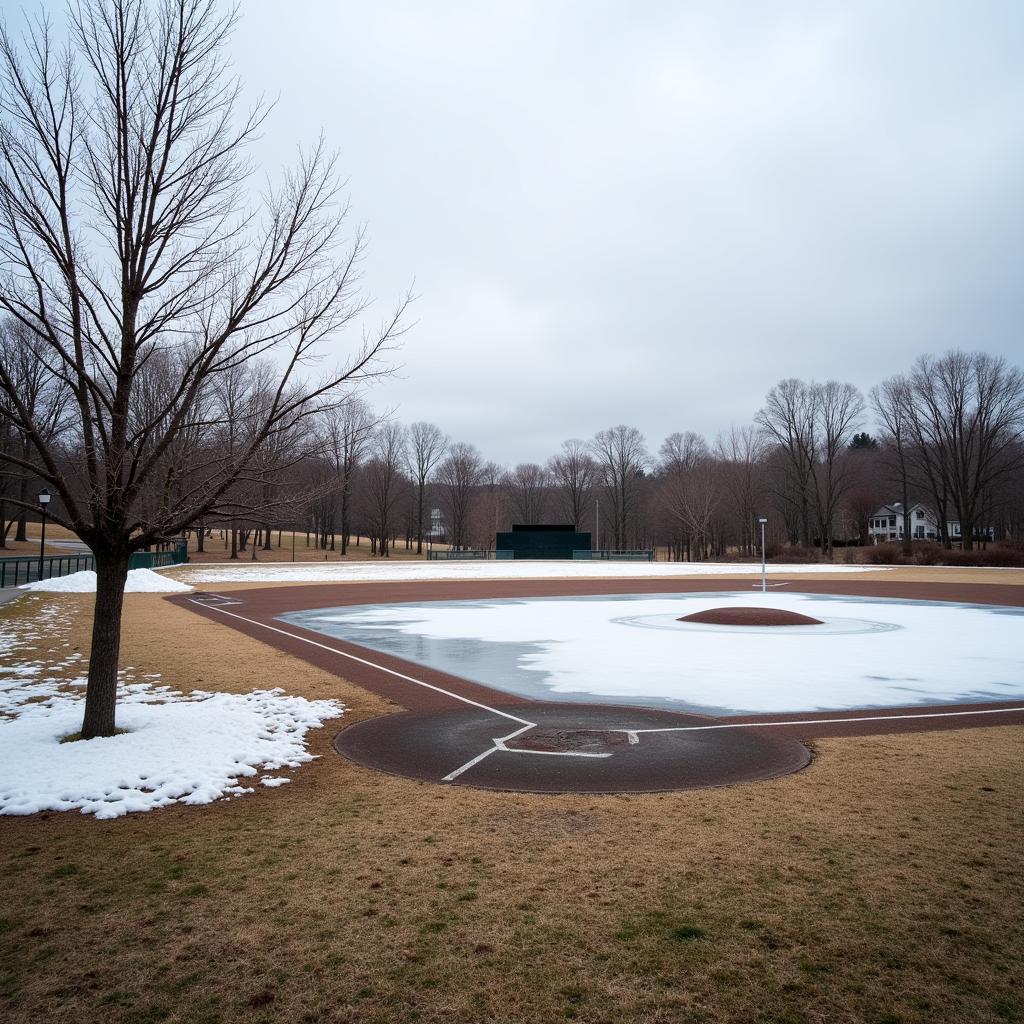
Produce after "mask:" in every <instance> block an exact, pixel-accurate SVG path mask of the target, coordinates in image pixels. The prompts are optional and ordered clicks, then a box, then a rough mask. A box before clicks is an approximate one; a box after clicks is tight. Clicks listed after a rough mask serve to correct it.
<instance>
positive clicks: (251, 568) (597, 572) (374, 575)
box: [181, 560, 891, 583]
mask: <svg viewBox="0 0 1024 1024" xmlns="http://www.w3.org/2000/svg"><path fill="white" fill-rule="evenodd" d="M889 571H891V569H890V567H888V566H866V565H769V566H768V569H767V572H768V575H769V576H785V575H793V574H794V573H809V572H810V573H829V574H833V573H836V574H842V573H851V572H854V573H860V572H889ZM760 572H761V567H760V566H759V565H750V564H749V563H745V564H744V563H733V564H730V563H726V562H600V561H594V562H588V561H582V560H581V561H571V562H570V561H550V562H532V561H528V560H519V561H515V560H512V561H484V560H479V561H465V562H459V561H451V562H447V561H445V562H421V561H399V562H294V563H288V564H284V565H282V564H281V563H276V564H269V565H209V566H203V567H202V568H191V569H187V570H185V571H183V572H182V573H181V578H182V579H184V580H187V581H188V582H189V583H362V582H371V581H374V580H385V581H387V582H394V583H397V582H401V581H405V580H465V579H474V580H477V579H495V580H509V579H511V580H534V579H566V578H568V579H636V578H641V579H646V578H651V579H658V578H661V577H679V576H737V575H750V574H751V573H754V574H758V575H759V574H760Z"/></svg>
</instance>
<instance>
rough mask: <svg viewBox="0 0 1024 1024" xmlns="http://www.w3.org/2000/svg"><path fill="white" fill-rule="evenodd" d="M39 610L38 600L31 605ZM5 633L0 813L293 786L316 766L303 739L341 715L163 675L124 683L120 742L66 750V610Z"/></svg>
mask: <svg viewBox="0 0 1024 1024" xmlns="http://www.w3.org/2000/svg"><path fill="white" fill-rule="evenodd" d="M25 600H26V601H28V602H38V601H42V600H43V599H42V598H40V597H38V596H32V597H28V598H26V599H25ZM29 608H30V609H31V611H32V613H33V614H31V615H28V616H21V617H18V618H14V619H9V620H7V621H5V622H4V623H3V624H2V626H0V661H2V662H3V665H2V667H0V814H32V813H35V812H36V811H46V810H50V811H63V810H72V809H77V810H80V811H81V812H82V813H83V814H94V815H95V816H96V817H97V818H116V817H119V816H121V815H123V814H127V813H128V812H130V811H148V810H152V809H153V808H156V807H164V806H166V805H168V804H173V803H185V804H205V803H210V802H211V801H213V800H216V799H219V798H221V797H227V796H234V795H240V794H243V793H251V792H253V790H254V787H253V786H252V785H245V784H244V783H243V781H242V780H246V781H248V782H250V783H255V782H257V781H258V782H259V783H261V784H262V785H264V786H269V787H275V786H280V785H283V784H284V783H286V782H288V781H289V778H288V776H287V775H283V774H281V769H284V768H297V767H298V766H299V765H301V764H303V763H305V762H307V761H310V760H312V759H313V756H314V755H312V754H310V753H309V752H308V751H307V750H306V745H305V737H306V733H307V732H308V731H309V730H310V729H316V728H319V727H320V726H322V725H323V723H324V722H325V721H327V720H328V719H331V718H337V717H338V716H340V715H341V714H342V713H343V710H344V706H343V705H342V704H341V703H339V702H338V701H333V700H306V699H305V698H303V697H291V696H287V695H285V694H284V693H283V692H282V691H281V690H280V689H271V690H255V691H253V692H252V693H246V694H230V693H209V692H206V691H201V690H194V691H193V692H192V693H189V694H185V693H180V692H178V691H176V690H172V689H171V688H170V687H168V686H163V685H160V684H159V682H158V680H159V679H160V677H159V675H156V674H149V675H145V676H142V677H138V676H137V675H136V674H135V672H134V669H132V668H125V669H122V670H121V671H120V673H119V685H118V713H117V725H118V728H120V729H125V730H127V731H126V732H124V733H121V734H119V735H117V736H111V737H108V738H104V739H94V740H88V741H77V742H72V743H62V742H61V740H62V739H63V738H64V737H66V736H69V735H71V734H73V733H75V732H77V731H78V729H79V728H80V727H81V723H82V710H83V707H84V703H85V702H84V695H85V677H84V676H81V675H75V674H74V673H75V672H77V671H78V670H79V669H80V668H81V667H82V666H81V663H82V661H83V658H82V655H81V654H78V653H74V652H70V653H69V651H70V644H69V642H68V641H62V640H59V639H56V638H58V637H62V636H66V635H67V632H68V630H69V628H70V625H71V621H70V613H69V612H68V611H67V610H65V609H61V608H60V607H59V605H50V606H44V607H41V608H38V609H36V608H31V606H29Z"/></svg>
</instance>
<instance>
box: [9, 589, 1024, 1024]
mask: <svg viewBox="0 0 1024 1024" xmlns="http://www.w3.org/2000/svg"><path fill="white" fill-rule="evenodd" d="M50 601H57V602H60V603H61V606H62V607H68V608H70V609H72V611H73V612H74V615H75V621H74V625H73V626H72V629H71V631H70V636H71V639H72V643H74V644H77V645H78V646H80V647H82V648H83V649H84V646H85V644H86V640H87V630H86V622H85V620H86V618H87V616H86V615H85V613H86V612H87V611H88V610H89V606H90V604H91V599H90V598H88V597H82V596H62V597H49V598H42V597H40V598H36V599H35V600H30V601H28V602H19V603H18V605H15V606H14V607H13V608H9V609H5V610H3V612H0V615H3V616H10V615H25V614H32V613H33V612H34V610H35V609H36V608H40V607H43V606H44V605H45V604H46V603H47V602H50ZM19 605H20V607H19ZM125 634H126V635H125V647H124V659H123V660H124V662H125V664H129V665H134V666H136V668H137V669H138V670H139V671H140V672H142V671H154V672H161V673H162V674H163V677H164V679H163V681H165V682H168V683H171V684H173V685H176V686H179V687H184V688H189V687H191V686H194V685H200V686H203V687H205V688H223V689H246V688H249V687H253V686H269V685H282V686H285V687H286V688H287V689H288V690H289V691H290V692H293V693H299V694H305V695H308V696H311V697H319V696H324V695H327V694H330V695H333V696H338V697H340V698H341V699H343V700H345V701H346V702H348V703H349V704H350V706H351V711H350V713H349V715H348V717H347V720H348V721H354V720H356V719H357V718H359V717H363V716H366V715H370V714H377V713H381V712H384V711H387V710H388V709H389V708H388V706H387V705H386V704H385V703H384V702H382V701H381V700H379V699H378V698H376V697H373V696H371V695H368V694H367V693H365V692H364V691H361V690H359V689H358V688H356V687H354V686H352V685H350V684H348V683H346V682H344V681H342V680H339V679H337V678H336V677H334V676H332V675H330V674H328V673H325V672H323V671H322V670H319V669H315V668H313V667H311V666H309V665H307V664H305V663H304V662H301V661H298V660H295V659H292V658H290V657H288V656H286V655H284V654H282V653H280V652H278V651H276V650H273V649H272V648H269V647H267V646H265V645H262V644H259V643H257V642H255V641H252V640H249V639H247V638H245V637H242V636H241V635H239V634H237V633H236V632H234V631H233V630H230V629H228V628H226V627H224V626H222V625H220V624H218V623H215V622H211V621H208V620H206V619H203V618H200V617H198V616H193V615H192V614H191V613H189V612H187V611H186V610H184V609H179V608H176V607H174V606H171V605H168V604H167V603H166V602H164V601H163V600H162V599H160V598H159V597H154V596H150V595H130V596H129V597H128V598H127V602H126V631H125ZM331 732H332V729H331V723H328V727H327V728H326V729H324V730H321V731H318V732H314V733H313V734H312V738H313V741H312V747H313V749H314V751H315V752H316V753H319V754H322V755H324V756H323V757H322V758H321V759H320V760H317V761H315V762H313V763H312V764H309V765H306V766H305V767H303V768H302V769H300V770H298V771H297V772H296V773H295V774H294V781H293V782H292V784H291V785H288V786H285V787H283V788H281V789H277V790H273V791H263V792H258V793H255V794H253V795H251V796H246V797H243V798H241V799H237V800H232V801H225V802H221V803H217V804H213V805H209V806H206V807H200V808H184V807H182V808H171V809H167V810H163V811H157V812H152V813H150V814H146V815H134V816H129V817H127V818H123V819H120V820H117V821H113V822H97V821H94V820H92V819H89V818H85V817H83V816H80V815H76V814H52V815H41V816H36V817H33V818H29V819H11V818H6V819H0V849H2V851H3V853H2V854H0V864H2V865H3V877H4V894H5V900H4V907H3V909H2V910H0V1016H2V1017H3V1019H4V1020H5V1021H9V1022H11V1024H23V1022H24V1024H27V1022H29V1021H32V1022H36V1021H48V1022H64V1021H67V1022H71V1021H75V1022H81V1021H100V1020H102V1021H104V1022H109V1024H128V1022H134V1024H141V1022H151V1021H161V1020H167V1021H182V1022H190V1024H200V1022H206V1024H213V1022H217V1021H225V1022H227V1021H232V1022H233V1021H254V1022H264V1021H265V1022H270V1021H274V1022H277V1021H281V1022H289V1024H290V1022H321V1021H322V1022H328V1021H335V1022H342V1021H344V1022H360V1024H362V1022H382V1024H383V1022H388V1024H390V1022H396V1021H422V1022H434V1021H437V1022H440V1021H444V1022H446V1024H469V1022H477V1021H506V1022H507V1021H516V1022H526V1021H530V1022H549V1021H553V1020H559V1019H576V1020H581V1021H595V1022H596V1021H608V1022H611V1021H645V1022H652V1024H653V1022H679V1021H704V1022H719V1021H723V1022H724V1021H754V1022H764V1024H767V1022H797V1021H815V1022H826V1021H827V1022H836V1021H845V1022H860V1021H871V1022H876V1024H882V1022H888V1024H895V1022H907V1024H909V1022H926V1021H927V1022H934V1021H950V1022H952V1021H958V1022H959V1021H1005V1020H1014V1019H1020V1018H1021V1017H1022V1016H1024V999H1022V994H1024V993H1022V988H1021V950H1022V948H1024V925H1022V917H1021V907H1022V906H1024V882H1022V876H1021V849H1022V843H1024V822H1022V812H1021V801H1020V792H1021V781H1022V780H1021V774H1022V756H1021V751H1022V741H1024V729H1021V728H1017V727H1013V728H998V729H976V730H965V731H962V732H945V733H933V734H918V735H912V736H889V737H877V738H866V739H835V740H828V741H823V742H820V743H819V745H818V749H817V752H816V753H817V757H816V760H815V762H814V764H813V765H812V766H811V767H810V768H809V769H808V770H807V771H805V772H803V773H800V774H799V775H794V776H790V777H788V778H785V779H780V780H777V781H774V782H769V783H760V784H754V785H746V786H736V787H731V788H727V789H720V790H711V791H704V792H693V793H680V794H664V795H650V796H642V797H629V796H617V797H593V796H529V795H509V794H499V793H489V792H482V791H481V792H478V791H474V790H471V789H463V788H444V787H441V786H435V785H430V784H426V783H418V782H412V781H409V780H404V779H396V778H392V777H389V776H385V775H381V774H378V773H374V772H372V771H369V770H367V769H364V768H361V767H359V766H357V765H354V764H351V763H349V762H347V761H345V760H343V759H341V758H340V757H337V756H336V755H334V754H333V752H332V751H331V749H330V746H329V741H330V735H331Z"/></svg>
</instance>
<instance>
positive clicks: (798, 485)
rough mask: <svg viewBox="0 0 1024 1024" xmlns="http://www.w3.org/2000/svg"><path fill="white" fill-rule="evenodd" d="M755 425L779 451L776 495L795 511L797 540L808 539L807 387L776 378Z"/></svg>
mask: <svg viewBox="0 0 1024 1024" xmlns="http://www.w3.org/2000/svg"><path fill="white" fill-rule="evenodd" d="M757 424H758V426H759V427H760V428H761V430H762V432H763V436H764V439H765V441H766V442H767V443H768V444H771V445H773V446H774V447H775V449H776V450H777V452H778V454H779V456H780V457H779V460H778V465H779V466H780V467H781V469H782V478H781V481H780V483H779V485H778V486H776V488H775V493H776V497H777V498H778V499H779V501H780V502H781V503H782V505H783V506H784V512H785V506H789V507H790V508H792V510H793V512H794V513H795V515H794V519H795V521H796V523H797V524H798V525H797V531H798V539H799V541H800V543H801V544H804V545H809V544H810V541H811V500H812V499H811V483H812V478H813V469H814V466H813V463H814V398H813V395H812V392H811V389H810V388H808V386H807V385H806V384H805V383H804V382H803V381H802V380H796V379H795V378H789V379H787V380H783V381H780V382H779V383H778V384H776V385H775V387H773V388H772V389H771V391H769V392H768V396H767V398H766V399H765V404H764V407H763V408H762V409H761V410H760V412H758V414H757Z"/></svg>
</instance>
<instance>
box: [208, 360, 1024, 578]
mask: <svg viewBox="0 0 1024 1024" xmlns="http://www.w3.org/2000/svg"><path fill="white" fill-rule="evenodd" d="M869 427H870V428H871V429H870V430H868V429H867V428H869ZM304 431H305V444H306V452H305V454H304V455H303V457H302V458H300V459H298V460H294V459H291V458H290V456H291V455H293V454H294V452H293V451H289V449H288V447H287V446H286V447H284V448H283V449H281V451H280V452H279V453H278V457H279V458H280V459H282V460H283V461H281V463H280V464H279V465H278V466H276V467H275V466H273V465H271V464H269V463H268V464H266V465H265V477H264V478H262V479H261V480H260V481H259V483H258V484H256V485H254V484H253V482H252V481H248V482H241V481H240V482H239V483H238V484H236V487H235V492H236V494H235V501H236V504H237V508H238V509H239V510H242V509H254V508H257V507H260V495H261V493H262V494H270V493H273V494H274V495H275V496H277V498H278V502H277V503H276V504H273V503H269V502H268V503H266V504H265V505H263V506H262V518H261V517H260V516H258V515H257V516H255V517H252V516H251V515H247V514H245V513H244V512H241V511H240V512H239V517H238V518H237V519H236V521H234V522H232V523H231V524H230V526H229V532H230V536H231V557H238V551H239V550H243V551H244V550H245V546H246V541H247V539H248V536H249V534H250V532H251V531H252V530H254V529H256V530H259V536H260V537H261V538H262V541H263V544H264V546H267V547H269V546H270V544H271V537H272V533H273V529H274V526H275V524H276V526H277V527H278V528H281V527H282V526H284V527H286V528H288V529H298V530H299V531H300V532H301V531H305V532H306V533H307V536H308V537H309V538H311V542H312V543H313V544H314V545H315V546H316V547H318V548H320V549H322V550H323V551H325V552H327V553H330V552H336V553H337V554H338V555H344V554H346V552H347V550H348V547H349V544H350V543H351V538H352V537H353V536H355V537H357V538H367V539H368V540H369V543H370V548H371V553H372V554H375V555H379V556H381V557H387V556H388V555H389V554H390V553H391V552H392V551H393V550H394V549H395V547H396V545H397V546H399V547H401V548H402V549H403V550H405V551H410V552H415V553H417V554H422V552H423V549H424V544H425V543H430V542H431V541H433V542H437V543H443V544H449V545H451V546H453V547H455V548H478V549H489V548H492V547H493V546H494V542H495V534H496V533H497V532H499V531H502V530H507V529H509V528H510V527H511V525H512V524H524V525H530V524H539V523H550V522H559V523H565V524H571V525H573V526H574V527H576V528H577V529H579V530H584V531H587V532H590V533H591V534H592V540H593V543H594V545H595V547H603V548H610V549H629V548H649V547H657V548H662V549H665V550H666V551H667V553H668V556H669V557H670V558H674V559H679V560H694V561H696V560H702V559H707V558H720V557H725V556H732V555H738V556H748V557H749V556H753V555H754V554H755V553H756V551H757V548H758V545H759V529H758V522H757V520H758V519H759V518H760V517H761V516H765V517H767V519H768V537H769V540H770V542H771V544H772V546H773V547H779V546H781V545H790V546H795V547H799V548H802V549H812V548H816V549H818V550H819V551H820V553H821V554H822V555H825V556H828V555H829V554H830V553H831V551H832V549H833V547H834V546H835V545H837V544H839V545H850V544H864V543H867V542H868V540H869V535H868V521H869V519H870V517H871V516H872V514H873V513H874V512H875V511H876V510H877V509H878V508H879V507H880V506H881V505H883V504H890V503H894V502H901V503H902V505H903V510H904V511H903V514H904V516H905V517H906V522H905V529H904V544H905V545H907V546H908V548H909V545H910V544H911V538H912V534H913V530H912V526H911V523H910V519H909V516H910V507H911V505H912V503H915V502H921V503H923V504H925V505H927V506H928V507H929V508H931V509H933V510H934V511H935V513H936V517H937V521H938V532H939V537H938V540H939V542H940V543H943V544H945V545H946V546H952V544H953V543H954V541H955V542H957V543H959V544H961V545H962V546H963V547H964V548H965V549H971V548H972V547H973V546H974V545H975V544H976V543H981V542H984V540H983V538H984V539H987V538H988V536H989V530H990V529H991V531H992V533H993V534H994V536H995V537H996V538H998V539H1009V538H1020V537H1021V536H1022V528H1024V487H1022V474H1021V471H1022V468H1024V443H1022V442H1024V376H1022V374H1021V371H1020V370H1018V369H1016V368H1014V367H1012V366H1010V365H1009V364H1008V363H1007V362H1006V361H1005V360H1002V359H999V358H995V357H993V356H990V355H987V354H984V353H966V352H961V351H952V352H949V353H947V354H946V355H944V356H941V357H935V356H923V357H921V358H920V359H918V360H917V361H916V362H915V363H914V365H913V366H912V367H911V369H910V370H909V371H908V372H906V373H901V374H896V375H894V376H892V377H889V378H887V379H886V380H884V381H883V382H882V383H881V384H879V385H878V386H877V387H875V388H873V389H872V390H871V392H870V394H869V395H868V396H867V397H866V398H865V396H863V395H862V394H861V393H860V392H859V391H858V389H857V388H856V387H854V386H853V385H852V384H849V383H841V382H837V381H827V382H824V383H815V382H805V381H803V380H799V379H796V378H789V379H785V380H782V381H780V382H779V383H778V384H776V385H775V386H774V387H772V388H771V389H770V390H769V391H768V393H767V395H766V397H765V400H764V403H763V405H762V407H761V408H760V409H759V410H758V411H757V412H756V414H755V415H754V417H753V418H752V421H751V422H750V423H749V424H744V425H742V426H732V427H730V428H729V429H728V430H726V431H724V432H722V433H721V434H719V435H718V436H717V437H715V438H713V439H709V438H706V437H704V436H702V435H700V434H698V433H695V432H693V431H683V432H677V433H673V434H671V435H669V436H668V437H667V438H665V439H664V440H663V441H662V443H661V444H660V445H659V446H658V447H657V448H656V449H653V450H652V448H651V447H650V446H649V445H648V443H647V441H646V439H645V438H644V436H643V435H642V434H641V432H640V431H639V430H638V429H636V428H635V427H630V426H627V425H621V424H620V425H617V426H613V427H609V428H608V429H605V430H601V431H599V432H598V433H596V434H595V435H594V436H593V437H591V438H589V439H586V440H583V439H578V438H572V439H569V440H567V441H565V442H564V443H563V444H562V445H561V446H560V447H559V449H558V450H557V451H556V452H554V453H553V454H552V455H551V456H550V457H549V458H548V459H546V460H545V461H544V462H542V463H541V462H523V463H519V464H516V465H513V466H510V467H503V466H500V465H498V464H496V463H495V462H493V461H490V460H488V459H487V458H486V457H485V456H484V454H483V453H482V452H481V451H480V449H479V448H478V447H477V446H475V445H474V444H472V443H470V442H468V441H464V440H453V439H451V438H450V437H448V436H447V435H446V434H445V433H444V431H443V430H442V429H441V428H440V427H439V426H437V425H436V424H433V423H428V422H416V423H412V424H408V425H404V424H402V423H401V422H399V421H398V420H397V419H396V418H395V417H394V416H390V415H381V414H378V413H375V412H374V410H373V409H372V407H371V406H370V404H369V403H368V402H367V401H366V400H365V398H363V397H359V396H356V395H352V396H349V397H347V398H346V399H345V400H344V401H342V402H339V403H337V404H336V405H334V406H332V407H331V408H330V409H329V410H326V411H324V412H322V413H321V414H319V415H318V416H316V417H315V418H313V420H312V421H311V422H310V423H309V424H307V425H306V427H305V428H304ZM285 463H288V464H287V465H286V464H285ZM261 488H262V490H261ZM268 488H269V490H268ZM246 492H247V493H246ZM284 495H291V496H293V500H291V501H287V500H283V496H284ZM435 509H436V510H438V511H439V512H440V521H439V522H437V521H435V520H434V519H433V517H432V513H433V511H434V510H435ZM222 518H223V517H222ZM950 521H957V522H959V523H960V525H961V530H960V535H959V536H957V537H954V536H952V535H951V534H950V532H949V530H948V528H947V524H948V523H949V522H950ZM439 528H440V529H439ZM197 532H198V535H199V542H200V544H202V541H203V530H202V529H199V528H198V527H197ZM239 537H240V538H241V544H240V545H239V543H238V538H239Z"/></svg>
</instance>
